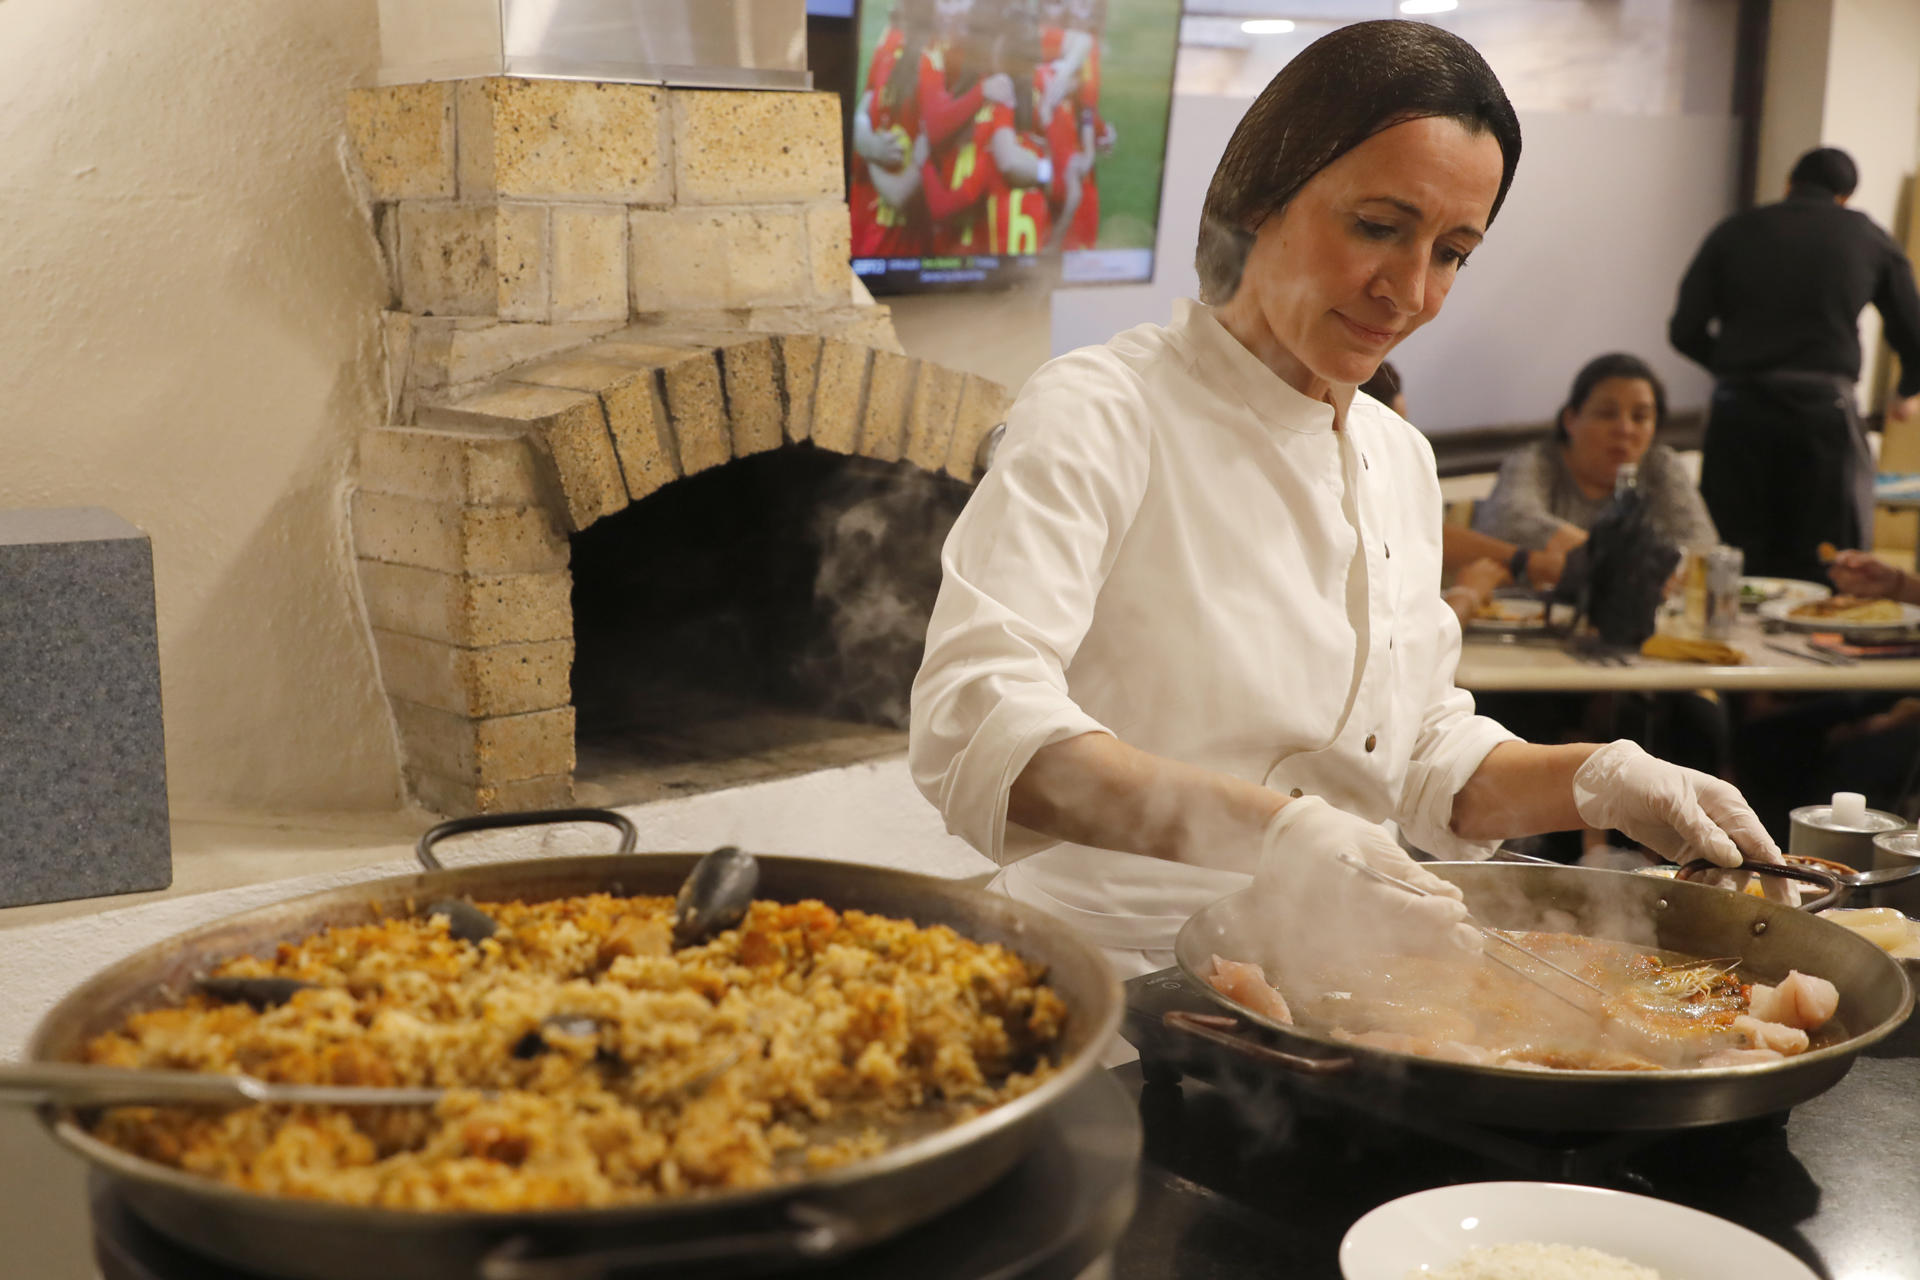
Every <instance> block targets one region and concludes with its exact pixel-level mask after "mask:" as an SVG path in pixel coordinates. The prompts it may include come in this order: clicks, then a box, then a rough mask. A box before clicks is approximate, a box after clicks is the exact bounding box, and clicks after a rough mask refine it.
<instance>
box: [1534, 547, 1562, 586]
mask: <svg viewBox="0 0 1920 1280" xmlns="http://www.w3.org/2000/svg"><path fill="white" fill-rule="evenodd" d="M1566 571H1567V553H1566V552H1565V551H1529V552H1528V553H1527V581H1528V582H1529V583H1531V584H1532V585H1533V586H1536V587H1553V586H1558V585H1559V583H1560V575H1561V574H1563V573H1565V572H1566Z"/></svg>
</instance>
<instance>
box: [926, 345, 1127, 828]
mask: <svg viewBox="0 0 1920 1280" xmlns="http://www.w3.org/2000/svg"><path fill="white" fill-rule="evenodd" d="M1132 376H1133V375H1132V374H1131V373H1129V372H1128V371H1127V370H1125V369H1124V368H1122V367H1120V366H1119V365H1117V364H1116V363H1115V362H1112V361H1111V360H1109V359H1107V358H1105V357H1104V356H1103V355H1102V354H1101V353H1100V352H1099V351H1098V349H1095V350H1091V351H1085V352H1076V353H1074V354H1073V355H1070V356H1067V357H1064V358H1062V359H1060V360H1056V361H1054V362H1052V363H1051V364H1049V365H1047V366H1046V367H1045V368H1043V369H1041V370H1040V372H1038V373H1036V374H1035V375H1034V377H1033V378H1032V380H1031V381H1029V383H1028V384H1027V386H1026V388H1024V389H1023V390H1022V392H1021V394H1020V397H1019V399H1018V400H1016V401H1015V402H1014V405H1013V408H1012V410H1011V411H1010V413H1009V415H1008V420H1007V434H1006V437H1005V439H1004V440H1003V441H1002V443H1001V446H1000V449H999V451H998V454H997V455H996V457H995V459H994V464H993V467H992V469H991V470H989V471H988V473H987V475H986V477H985V478H984V479H982V480H981V482H980V485H979V487H978V488H977V489H976V490H975V491H974V494H973V497H972V498H971V499H970V500H969V501H968V503H967V507H966V510H965V511H963V512H962V513H961V516H960V519H959V520H958V521H956V522H955V524H954V526H953V531H952V533H951V534H949V535H948V538H947V542H946V545H945V547H944V548H943V550H942V552H941V556H940V563H941V570H942V576H941V584H940V593H939V596H938V599H937V600H936V602H935V604H934V609H933V616H932V618H931V620H930V621H929V623H928V627H927V647H926V654H925V657H924V658H923V659H922V662H921V665H920V671H919V674H918V675H917V676H916V677H915V679H914V683H913V700H912V710H911V718H910V724H909V733H908V745H907V761H908V765H909V767H910V769H911V770H912V773H913V780H914V783H915V785H916V786H918V787H919V788H920V791H921V794H923V795H924V796H926V797H927V799H928V800H929V801H931V802H932V803H933V804H934V805H935V806H936V807H937V808H938V809H939V810H940V813H941V816H942V817H943V818H944V819H945V820H946V825H947V829H948V830H949V831H951V832H953V833H954V834H956V835H958V836H960V837H961V838H962V839H964V840H966V841H967V843H969V844H971V845H972V846H973V847H974V848H976V849H978V850H980V852H982V853H984V854H986V855H987V856H988V857H990V858H992V859H993V860H994V861H995V862H999V863H1008V862H1013V861H1016V860H1018V859H1019V858H1022V857H1025V856H1026V855H1027V854H1030V853H1033V852H1036V851H1038V850H1039V849H1042V848H1045V847H1046V846H1048V845H1050V844H1052V843H1054V840H1053V839H1052V838H1051V837H1048V836H1044V835H1042V834H1040V833H1038V832H1034V831H1029V830H1027V829H1026V828H1023V827H1020V826H1019V825H1017V824H1013V823H1009V822H1008V821H1007V798H1008V795H1009V793H1010V792H1011V790H1012V787H1013V783H1014V780H1015V779H1016V778H1018V777H1019V776H1020V773H1021V771H1022V770H1024V769H1025V768H1026V766H1027V762H1028V761H1029V760H1031V759H1032V758H1033V755H1034V753H1035V752H1037V751H1038V750H1040V748H1042V747H1044V746H1047V745H1049V744H1051V743H1054V742H1060V741H1063V740H1065V739H1067V738H1073V737H1078V736H1079V735H1081V734H1084V733H1105V732H1109V731H1108V730H1107V728H1106V727H1105V726H1104V725H1102V724H1101V723H1100V722H1099V721H1097V720H1095V719H1094V718H1093V717H1092V716H1090V715H1088V714H1087V713H1086V712H1085V711H1083V710H1082V709H1081V708H1080V707H1079V706H1078V705H1077V704H1076V703H1075V702H1074V700H1073V698H1072V697H1071V696H1070V695H1069V693H1068V690H1067V677H1066V671H1067V667H1068V666H1069V665H1070V664H1071V663H1072V661H1073V655H1074V653H1075V651H1076V650H1077V649H1078V647H1079V645H1080V642H1081V641H1082V640H1083V639H1084V638H1085V636H1086V632H1087V627H1088V625H1089V623H1090V621H1091V619H1092V617H1093V611H1094V606H1095V604H1096V602H1097V600H1098V598H1099V594H1100V589H1101V586H1102V584H1103V583H1104V582H1105V581H1106V578H1107V575H1108V573H1109V572H1110V571H1111V569H1112V567H1113V562H1114V558H1115V556H1116V555H1117V554H1118V551H1119V547H1120V543H1121V540H1122V538H1123V537H1124V536H1125V534H1126V531H1127V529H1128V528H1129V526H1130V525H1131V523H1132V521H1133V519H1134V516H1135V514H1136V513H1137V512H1138V510H1139V507H1140V502H1141V498H1142V496H1143V494H1144V493H1145V490H1146V484H1147V476H1148V472H1149V468H1150V462H1149V454H1150V448H1149V433H1148V431H1147V428H1146V425H1145V422H1144V419H1143V414H1142V412H1141V401H1140V397H1139V396H1138V395H1137V394H1133V390H1134V389H1133V385H1132V381H1131V380H1132Z"/></svg>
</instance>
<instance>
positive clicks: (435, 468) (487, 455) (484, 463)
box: [356, 427, 545, 507]
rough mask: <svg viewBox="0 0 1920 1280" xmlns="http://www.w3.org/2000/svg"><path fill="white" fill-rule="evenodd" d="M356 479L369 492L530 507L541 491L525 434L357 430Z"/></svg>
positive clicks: (536, 466) (375, 428)
mask: <svg viewBox="0 0 1920 1280" xmlns="http://www.w3.org/2000/svg"><path fill="white" fill-rule="evenodd" d="M356 479H357V483H358V484H359V486H360V487H361V488H362V489H365V490H369V491H371V492H373V493H397V494H405V495H406V496H408V497H413V498H426V499H428V500H430V501H433V502H447V503H459V504H463V505H466V506H474V507H524V506H532V505H534V504H536V503H539V502H541V501H543V500H544V494H545V486H544V485H543V483H542V479H541V475H540V467H539V463H538V460H537V459H536V457H535V455H534V450H533V446H532V445H531V444H530V443H528V441H526V440H525V439H521V438H518V437H514V436H503V435H498V434H492V433H488V434H478V433H475V432H470V431H436V430H431V429H428V428H424V427H373V428H370V429H368V430H366V431H363V432H361V433H360V466H359V470H358V474H357V477H356Z"/></svg>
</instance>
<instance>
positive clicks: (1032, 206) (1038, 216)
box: [923, 103, 1052, 254]
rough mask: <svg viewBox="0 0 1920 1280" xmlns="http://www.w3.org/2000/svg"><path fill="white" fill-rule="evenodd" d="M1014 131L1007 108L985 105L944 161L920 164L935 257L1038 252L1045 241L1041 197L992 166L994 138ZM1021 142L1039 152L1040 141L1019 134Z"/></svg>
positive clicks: (1047, 221) (1045, 210)
mask: <svg viewBox="0 0 1920 1280" xmlns="http://www.w3.org/2000/svg"><path fill="white" fill-rule="evenodd" d="M1013 127H1014V116H1013V110H1012V108H1010V107H1005V106H1002V105H1000V104H999V103H988V104H986V105H985V106H983V107H981V108H980V110H979V111H978V112H976V113H975V114H974V117H973V128H972V130H971V131H970V133H968V134H967V135H966V136H965V137H964V138H963V139H962V140H961V142H960V145H959V146H958V147H956V148H954V150H953V153H952V154H951V156H950V157H948V158H947V162H946V163H945V164H944V165H940V166H936V165H934V164H931V163H929V164H928V165H926V166H925V168H926V170H927V171H926V172H925V173H924V174H923V178H924V181H925V184H926V192H927V208H928V211H929V212H930V213H932V214H933V217H934V230H933V252H934V253H936V254H970V253H980V254H985V253H1004V254H1011V253H1038V252H1040V248H1041V246H1042V245H1044V244H1045V243H1046V239H1047V233H1048V230H1049V228H1050V226H1051V223H1052V217H1051V213H1050V211H1049V209H1048V207H1047V197H1046V193H1045V192H1043V191H1041V190H1040V188H1038V187H1027V186H1014V185H1013V184H1011V183H1009V182H1008V181H1007V178H1006V175H1005V174H1003V173H1001V172H1000V166H999V165H997V164H995V163H994V162H993V137H994V135H995V134H996V133H998V132H999V131H1000V130H1002V129H1012V128H1013ZM1020 143H1021V145H1022V146H1024V147H1026V148H1027V149H1028V150H1029V151H1031V152H1033V154H1034V155H1035V156H1036V157H1037V156H1040V155H1042V154H1044V148H1045V142H1044V140H1042V139H1039V138H1035V137H1033V136H1031V135H1020Z"/></svg>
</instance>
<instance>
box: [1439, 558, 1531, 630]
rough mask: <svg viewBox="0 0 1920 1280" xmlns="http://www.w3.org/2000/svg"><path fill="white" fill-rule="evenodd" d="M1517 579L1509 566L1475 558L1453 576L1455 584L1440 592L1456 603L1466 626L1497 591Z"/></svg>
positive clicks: (1455, 608) (1449, 600)
mask: <svg viewBox="0 0 1920 1280" xmlns="http://www.w3.org/2000/svg"><path fill="white" fill-rule="evenodd" d="M1511 581H1513V575H1512V574H1510V573H1508V572H1507V566H1505V565H1503V564H1500V563H1499V562H1498V561H1494V560H1474V561H1471V562H1469V563H1467V564H1465V565H1462V566H1461V568H1460V572H1458V573H1456V574H1454V575H1453V585H1452V586H1450V587H1448V588H1447V589H1446V590H1445V591H1443V592H1441V593H1440V594H1441V595H1442V596H1443V597H1444V598H1445V599H1446V602H1447V603H1448V604H1449V605H1451V606H1453V612H1454V615H1455V616H1456V617H1458V618H1459V619H1460V625H1461V626H1465V625H1466V624H1467V620H1468V619H1469V618H1471V617H1473V615H1474V614H1475V613H1476V612H1477V611H1478V610H1479V609H1480V608H1481V607H1482V606H1483V605H1485V604H1486V603H1487V602H1488V601H1489V600H1491V599H1493V593H1494V592H1495V591H1497V590H1499V589H1500V588H1501V587H1504V586H1506V585H1507V584H1508V583H1509V582H1511Z"/></svg>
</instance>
